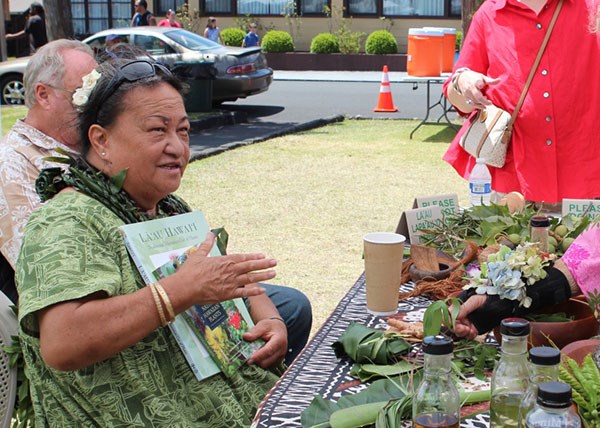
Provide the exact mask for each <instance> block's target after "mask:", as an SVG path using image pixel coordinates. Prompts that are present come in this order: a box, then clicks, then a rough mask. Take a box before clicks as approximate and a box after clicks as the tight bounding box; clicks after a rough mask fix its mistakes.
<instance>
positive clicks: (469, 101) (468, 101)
mask: <svg viewBox="0 0 600 428" xmlns="http://www.w3.org/2000/svg"><path fill="white" fill-rule="evenodd" d="M465 102H466V103H467V104H469V105H471V104H472V103H473V101H471V100H467V101H465Z"/></svg>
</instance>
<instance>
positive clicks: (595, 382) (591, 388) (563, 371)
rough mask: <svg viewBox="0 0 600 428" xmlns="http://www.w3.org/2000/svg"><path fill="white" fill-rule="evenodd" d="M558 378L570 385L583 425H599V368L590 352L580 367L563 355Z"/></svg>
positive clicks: (589, 426)
mask: <svg viewBox="0 0 600 428" xmlns="http://www.w3.org/2000/svg"><path fill="white" fill-rule="evenodd" d="M559 380H560V381H561V382H565V383H568V384H569V385H571V388H572V390H573V401H574V402H575V403H576V404H577V408H578V410H579V415H580V416H581V420H582V422H583V426H584V427H586V428H592V427H595V428H598V427H600V389H599V388H598V386H599V385H600V370H599V369H598V366H597V365H596V363H595V362H594V359H593V358H592V356H591V354H588V355H586V357H585V358H584V359H583V362H582V364H581V367H580V366H579V365H578V364H577V362H576V361H575V360H573V359H572V358H570V357H568V356H566V355H563V360H562V362H561V364H560V366H559Z"/></svg>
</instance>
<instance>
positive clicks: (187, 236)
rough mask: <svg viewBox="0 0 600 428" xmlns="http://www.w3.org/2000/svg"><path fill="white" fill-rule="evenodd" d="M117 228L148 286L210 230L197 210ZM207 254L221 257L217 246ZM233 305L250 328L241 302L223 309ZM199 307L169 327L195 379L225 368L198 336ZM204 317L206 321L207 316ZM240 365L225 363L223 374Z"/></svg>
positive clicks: (180, 260)
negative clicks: (218, 362)
mask: <svg viewBox="0 0 600 428" xmlns="http://www.w3.org/2000/svg"><path fill="white" fill-rule="evenodd" d="M119 229H120V232H121V234H122V235H123V238H124V240H125V245H126V247H127V250H128V251H129V254H130V256H131V258H132V259H133V261H134V263H135V265H136V267H137V268H138V271H139V272H140V275H141V276H142V278H143V280H144V282H145V283H146V284H147V285H149V284H152V283H154V282H156V281H157V280H158V278H157V276H156V275H155V273H154V272H155V271H157V270H158V269H159V268H161V267H164V269H165V271H164V272H163V273H161V274H160V275H159V277H161V276H162V277H164V276H166V275H167V274H171V273H173V272H174V271H175V269H173V270H172V271H171V272H168V271H167V270H168V268H167V266H168V265H169V264H171V265H172V264H173V263H174V262H175V261H177V262H178V263H182V260H185V258H186V257H187V256H185V254H186V251H187V250H189V249H191V248H193V247H195V246H197V245H199V244H200V243H202V242H203V241H204V240H205V239H206V235H207V233H208V232H209V231H210V228H209V227H208V223H207V222H206V219H205V218H204V215H203V214H202V213H201V212H199V211H194V212H191V213H186V214H180V215H177V216H172V217H165V218H160V219H156V220H150V221H145V222H140V223H133V224H126V225H123V226H121V227H120V228H119ZM182 255H184V257H183V259H182V258H181V257H180V256H182ZM210 255H211V256H218V255H220V253H219V250H218V249H217V247H216V245H215V246H214V247H213V248H212V249H211V252H210ZM178 257H179V260H178ZM232 304H233V307H236V308H237V309H238V313H239V316H240V317H241V319H242V320H243V321H244V325H245V326H246V330H247V329H248V328H250V327H252V326H253V323H252V319H251V317H250V314H249V313H248V310H247V308H246V305H245V304H244V302H243V300H242V299H234V301H232V303H228V302H227V304H226V305H225V306H224V307H229V308H231V307H232V306H231V305H232ZM221 305H224V303H221ZM201 308H202V307H201V306H200V305H195V306H194V307H192V308H190V309H188V311H186V312H184V313H182V314H179V315H178V316H177V317H175V320H174V321H173V322H172V323H171V324H169V328H170V329H171V331H172V333H173V336H174V337H175V339H176V340H177V343H178V344H179V346H180V348H181V350H182V352H183V354H184V356H185V358H186V360H187V362H188V363H189V364H190V367H191V368H192V370H193V372H194V374H195V375H196V378H197V379H198V380H202V379H205V378H207V377H209V376H212V375H214V374H216V373H219V372H220V371H221V367H223V366H224V364H223V363H220V364H217V362H216V361H215V359H216V356H217V355H218V354H217V353H216V352H215V351H214V350H213V349H210V350H208V349H207V348H208V346H207V344H208V343H210V342H209V340H208V338H207V337H204V336H203V335H202V334H201V333H202V332H203V331H204V330H203V329H202V328H200V327H198V326H195V325H196V324H198V325H200V324H199V322H198V319H202V316H201V315H200V312H199V310H200V309H201ZM204 316H205V319H206V318H207V316H206V315H204ZM209 318H211V317H209ZM211 319H212V321H211V322H212V323H215V322H217V321H218V320H220V321H222V320H223V317H222V313H221V316H220V318H219V317H217V316H216V315H214V316H213V317H212V318H211ZM236 320H237V318H236V317H235V316H234V318H233V320H232V322H235V321H236ZM211 325H212V324H211ZM246 330H244V331H246ZM241 334H243V332H241V333H240V336H241ZM218 337H219V336H217V338H218ZM211 340H212V339H211ZM217 341H218V340H217ZM244 342H245V341H244ZM245 343H248V342H245ZM211 348H212V347H211ZM242 363H243V361H239V362H238V363H237V365H233V366H232V367H233V369H231V368H229V367H230V365H229V364H228V365H227V366H226V367H228V368H227V371H224V373H225V374H226V375H231V373H233V371H234V370H235V368H237V367H239V366H240V365H241V364H242Z"/></svg>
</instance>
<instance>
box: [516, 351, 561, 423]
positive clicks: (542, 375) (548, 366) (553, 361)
mask: <svg viewBox="0 0 600 428" xmlns="http://www.w3.org/2000/svg"><path fill="white" fill-rule="evenodd" d="M559 365H560V351H559V350H558V349H556V348H552V347H550V346H536V347H534V348H531V349H530V350H529V389H528V390H527V393H525V397H524V398H523V402H522V403H521V410H520V412H521V416H520V418H521V426H523V427H524V426H525V418H526V417H527V413H529V412H530V411H531V409H533V406H535V400H536V398H537V391H538V385H539V384H540V383H543V382H556V381H557V380H558V366H559Z"/></svg>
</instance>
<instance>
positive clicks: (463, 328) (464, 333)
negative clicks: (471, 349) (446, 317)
mask: <svg viewBox="0 0 600 428" xmlns="http://www.w3.org/2000/svg"><path fill="white" fill-rule="evenodd" d="M486 299H487V296H486V295H483V294H475V295H473V296H471V297H469V298H468V299H467V301H466V302H464V303H463V304H462V305H460V312H459V313H458V317H456V322H455V323H454V334H456V335H457V336H458V337H465V338H467V339H468V340H473V339H475V336H477V335H478V334H479V333H478V332H477V328H476V327H475V325H474V324H473V323H472V322H471V320H470V319H469V314H470V313H471V312H473V311H474V310H476V309H478V308H480V307H481V306H483V304H484V303H485V301H486Z"/></svg>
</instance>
